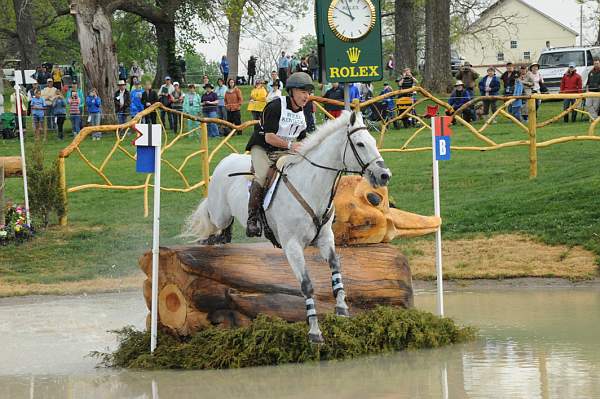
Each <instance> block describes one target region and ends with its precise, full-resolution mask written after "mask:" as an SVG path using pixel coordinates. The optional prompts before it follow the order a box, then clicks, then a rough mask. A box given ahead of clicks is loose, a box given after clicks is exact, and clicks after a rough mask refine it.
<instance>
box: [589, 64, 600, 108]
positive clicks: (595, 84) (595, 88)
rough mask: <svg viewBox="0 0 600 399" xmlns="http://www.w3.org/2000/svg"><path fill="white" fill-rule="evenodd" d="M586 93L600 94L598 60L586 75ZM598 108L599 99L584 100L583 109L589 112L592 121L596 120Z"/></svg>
mask: <svg viewBox="0 0 600 399" xmlns="http://www.w3.org/2000/svg"><path fill="white" fill-rule="evenodd" d="M585 86H586V87H587V91H589V92H592V93H598V92H600V60H598V59H594V67H593V68H592V70H591V71H590V72H589V73H588V78H587V83H586V85H585ZM599 107H600V97H587V98H586V99H585V108H586V110H587V112H589V114H590V117H591V118H592V120H595V119H596V118H598V108H599Z"/></svg>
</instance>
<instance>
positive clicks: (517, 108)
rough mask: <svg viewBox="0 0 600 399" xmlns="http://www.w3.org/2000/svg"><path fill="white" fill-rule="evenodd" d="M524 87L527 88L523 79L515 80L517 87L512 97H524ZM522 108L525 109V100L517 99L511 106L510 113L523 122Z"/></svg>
mask: <svg viewBox="0 0 600 399" xmlns="http://www.w3.org/2000/svg"><path fill="white" fill-rule="evenodd" d="M524 87H525V86H523V82H522V81H521V79H515V86H514V90H513V93H512V95H513V96H522V95H523V89H524ZM521 107H523V100H522V99H520V98H518V99H516V100H515V101H513V102H512V104H510V113H511V114H512V115H513V116H514V117H515V118H517V119H518V120H522V117H521Z"/></svg>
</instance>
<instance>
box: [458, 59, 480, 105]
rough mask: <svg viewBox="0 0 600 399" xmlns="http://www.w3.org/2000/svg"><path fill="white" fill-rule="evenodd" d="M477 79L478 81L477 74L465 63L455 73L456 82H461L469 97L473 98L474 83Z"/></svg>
mask: <svg viewBox="0 0 600 399" xmlns="http://www.w3.org/2000/svg"><path fill="white" fill-rule="evenodd" d="M477 79H479V74H478V73H477V72H475V70H474V69H473V68H472V67H471V64H470V63H469V62H465V64H464V65H463V66H462V68H460V70H459V71H458V72H457V73H456V80H462V82H463V84H464V86H465V89H466V90H467V91H468V92H469V94H470V95H471V97H474V96H475V82H477Z"/></svg>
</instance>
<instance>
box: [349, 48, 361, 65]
mask: <svg viewBox="0 0 600 399" xmlns="http://www.w3.org/2000/svg"><path fill="white" fill-rule="evenodd" d="M346 54H348V60H350V62H351V63H352V64H356V63H357V62H358V58H359V57H360V49H358V48H356V47H350V48H349V49H348V50H346Z"/></svg>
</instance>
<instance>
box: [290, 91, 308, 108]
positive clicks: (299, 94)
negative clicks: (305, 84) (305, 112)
mask: <svg viewBox="0 0 600 399" xmlns="http://www.w3.org/2000/svg"><path fill="white" fill-rule="evenodd" d="M309 96H310V92H309V91H308V90H302V89H294V91H293V92H292V97H293V98H294V102H295V103H296V104H297V105H298V106H299V107H301V108H304V106H305V105H306V103H307V102H308V97H309Z"/></svg>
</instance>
